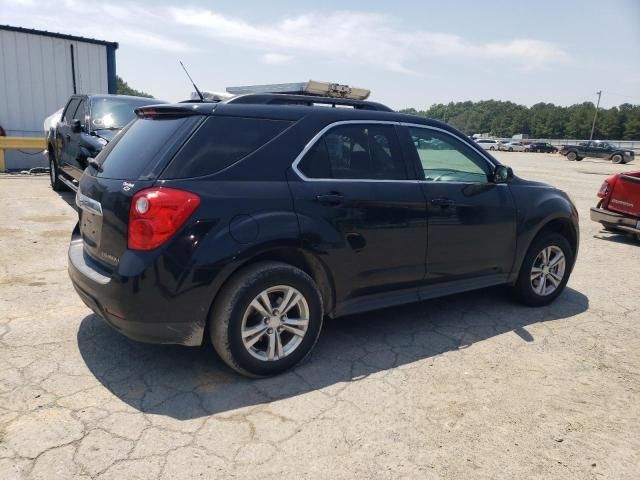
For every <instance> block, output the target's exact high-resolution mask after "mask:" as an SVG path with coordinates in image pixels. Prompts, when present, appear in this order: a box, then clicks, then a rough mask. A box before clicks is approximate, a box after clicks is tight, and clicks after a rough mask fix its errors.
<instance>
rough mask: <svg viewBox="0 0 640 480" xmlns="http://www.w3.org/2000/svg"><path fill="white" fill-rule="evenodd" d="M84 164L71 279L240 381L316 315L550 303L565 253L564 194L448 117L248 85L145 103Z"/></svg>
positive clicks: (114, 316)
mask: <svg viewBox="0 0 640 480" xmlns="http://www.w3.org/2000/svg"><path fill="white" fill-rule="evenodd" d="M136 114H137V118H136V119H135V120H134V121H132V122H131V123H130V124H129V125H127V127H126V128H125V129H124V130H123V131H122V132H121V133H120V134H119V135H117V136H116V137H115V138H114V139H113V141H111V142H110V143H109V144H108V145H106V146H105V148H104V149H103V150H102V152H101V153H100V154H99V155H98V156H97V157H96V159H95V161H94V162H92V163H91V164H90V165H89V167H88V168H87V169H86V170H85V172H84V175H83V176H82V178H81V180H80V184H79V189H78V192H77V196H76V203H77V205H78V207H79V208H78V212H79V222H78V224H77V226H76V228H75V230H74V232H73V235H72V239H71V245H70V248H69V274H70V276H71V280H72V282H73V285H74V287H75V289H76V290H77V292H78V294H79V295H80V297H81V298H82V300H83V301H84V302H85V303H86V304H87V306H89V307H90V308H91V309H92V310H93V311H94V312H95V313H96V314H97V315H98V316H99V317H101V318H102V319H104V320H105V321H106V322H108V323H109V324H110V325H111V326H112V327H114V328H115V329H117V330H119V331H120V332H122V333H123V334H124V335H126V336H128V337H130V338H132V339H135V340H139V341H146V342H155V343H175V344H181V345H200V344H201V343H202V342H203V339H204V337H205V335H207V336H210V338H211V341H212V343H213V346H214V348H215V350H216V351H217V352H218V354H219V355H220V356H221V357H222V359H223V360H224V361H225V362H226V363H227V364H228V365H229V366H230V367H232V368H233V369H235V370H236V371H238V372H240V373H242V374H244V375H250V376H266V375H272V374H276V373H279V372H282V371H284V370H286V369H288V368H291V367H292V366H293V365H295V364H297V363H298V362H300V361H301V360H302V359H303V358H304V357H305V356H306V355H308V354H309V352H310V351H311V350H312V348H313V346H314V344H315V342H316V340H317V339H318V336H319V334H320V330H321V327H322V321H323V318H324V317H325V316H329V317H337V316H342V315H347V314H353V313H357V312H364V311H368V310H373V309H379V308H384V307H390V306H394V305H399V304H405V303H410V302H417V301H421V300H424V299H429V298H433V297H439V296H443V295H450V294H454V293H459V292H464V291H468V290H473V289H478V288H484V287H489V286H492V285H498V284H507V285H510V286H511V287H512V289H513V290H514V292H515V294H516V295H517V297H518V298H519V299H520V301H521V302H523V303H524V304H526V305H530V306H541V305H546V304H548V303H550V302H552V301H553V300H554V299H555V298H556V297H557V296H558V295H559V294H560V293H561V292H562V291H563V289H564V287H565V285H566V283H567V280H568V279H569V275H570V273H571V270H572V268H573V265H574V262H575V259H576V255H577V252H578V240H579V232H578V214H577V212H576V208H575V207H574V205H573V203H572V201H571V200H570V199H569V197H568V196H567V194H566V193H564V192H562V191H560V190H558V189H556V188H554V187H552V186H549V185H546V184H543V183H539V182H533V181H527V180H524V179H522V178H519V177H517V176H515V175H514V174H513V172H512V170H511V169H510V168H508V167H506V166H504V165H501V164H500V162H498V161H497V160H496V159H495V158H494V157H493V156H492V155H491V154H489V153H488V152H487V151H485V150H484V149H482V148H480V147H479V146H478V145H477V144H476V143H474V142H473V141H472V140H470V139H469V138H468V137H467V136H465V135H464V134H463V133H461V132H459V131H457V130H455V129H454V128H452V127H451V126H449V125H447V124H444V123H441V122H438V121H435V120H430V119H427V118H422V117H416V116H409V115H403V114H399V113H395V112H393V111H392V110H390V109H389V108H388V107H385V106H384V105H381V104H379V103H374V102H368V101H361V100H352V99H343V98H331V97H309V96H304V95H291V94H256V93H253V94H246V95H241V96H238V97H235V98H232V99H230V100H225V101H222V102H219V103H203V102H198V103H196V102H192V103H181V104H173V105H156V106H146V107H140V108H138V109H137V110H136Z"/></svg>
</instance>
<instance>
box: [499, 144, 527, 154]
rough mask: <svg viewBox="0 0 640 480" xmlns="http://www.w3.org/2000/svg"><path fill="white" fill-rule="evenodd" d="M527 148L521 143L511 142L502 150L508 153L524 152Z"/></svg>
mask: <svg viewBox="0 0 640 480" xmlns="http://www.w3.org/2000/svg"><path fill="white" fill-rule="evenodd" d="M525 149H526V147H525V146H524V145H523V144H522V143H520V142H509V143H505V144H504V145H503V146H502V150H505V151H507V152H524V151H525Z"/></svg>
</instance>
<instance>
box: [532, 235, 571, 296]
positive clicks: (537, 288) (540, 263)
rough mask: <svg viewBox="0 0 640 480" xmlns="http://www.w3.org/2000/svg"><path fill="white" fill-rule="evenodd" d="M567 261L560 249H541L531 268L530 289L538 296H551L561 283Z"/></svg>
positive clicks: (549, 247)
mask: <svg viewBox="0 0 640 480" xmlns="http://www.w3.org/2000/svg"><path fill="white" fill-rule="evenodd" d="M566 265H567V261H566V258H565V256H564V252H563V251H562V249H561V248H560V247H557V246H555V245H550V246H548V247H545V248H543V249H542V251H541V252H540V253H539V254H538V256H537V257H536V259H535V260H534V261H533V265H532V267H531V276H530V278H531V287H532V288H533V291H534V292H536V293H537V294H538V295H540V296H546V295H551V294H552V293H553V292H555V291H556V289H557V288H558V287H559V286H560V284H561V283H562V280H563V279H564V274H565V270H566Z"/></svg>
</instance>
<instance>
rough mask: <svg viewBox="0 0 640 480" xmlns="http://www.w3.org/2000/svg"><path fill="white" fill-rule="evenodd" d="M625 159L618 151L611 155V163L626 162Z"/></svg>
mask: <svg viewBox="0 0 640 480" xmlns="http://www.w3.org/2000/svg"><path fill="white" fill-rule="evenodd" d="M623 160H624V159H623V158H622V155H620V154H619V153H616V154H615V155H614V156H612V157H611V163H615V164H620V163H624V162H623Z"/></svg>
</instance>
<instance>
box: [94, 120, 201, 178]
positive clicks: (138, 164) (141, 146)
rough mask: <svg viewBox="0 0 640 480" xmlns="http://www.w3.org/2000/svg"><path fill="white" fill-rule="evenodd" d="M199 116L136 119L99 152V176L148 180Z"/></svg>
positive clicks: (157, 172) (97, 158)
mask: <svg viewBox="0 0 640 480" xmlns="http://www.w3.org/2000/svg"><path fill="white" fill-rule="evenodd" d="M201 120H202V117H201V116H198V115H196V116H187V117H181V118H175V117H174V118H164V119H149V118H144V119H137V120H135V121H133V122H132V123H130V124H129V125H128V126H127V127H126V128H125V129H124V130H122V131H121V132H120V133H119V134H118V135H117V136H116V137H115V138H114V139H113V140H112V141H111V142H110V143H109V144H108V145H107V146H106V147H105V148H104V150H102V152H100V154H99V155H98V157H96V160H98V162H99V163H101V165H102V172H99V173H98V175H97V176H98V177H100V178H112V179H119V180H136V179H137V180H151V179H154V178H156V177H157V176H158V175H159V173H160V171H161V170H162V168H163V167H164V165H165V164H166V161H167V160H168V159H169V158H171V156H172V155H173V154H174V153H175V152H176V151H177V150H178V148H180V146H181V145H182V143H183V142H184V140H185V139H186V137H187V136H188V134H189V133H190V132H191V131H192V130H193V128H194V127H195V126H196V125H197V123H198V122H199V121H201Z"/></svg>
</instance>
